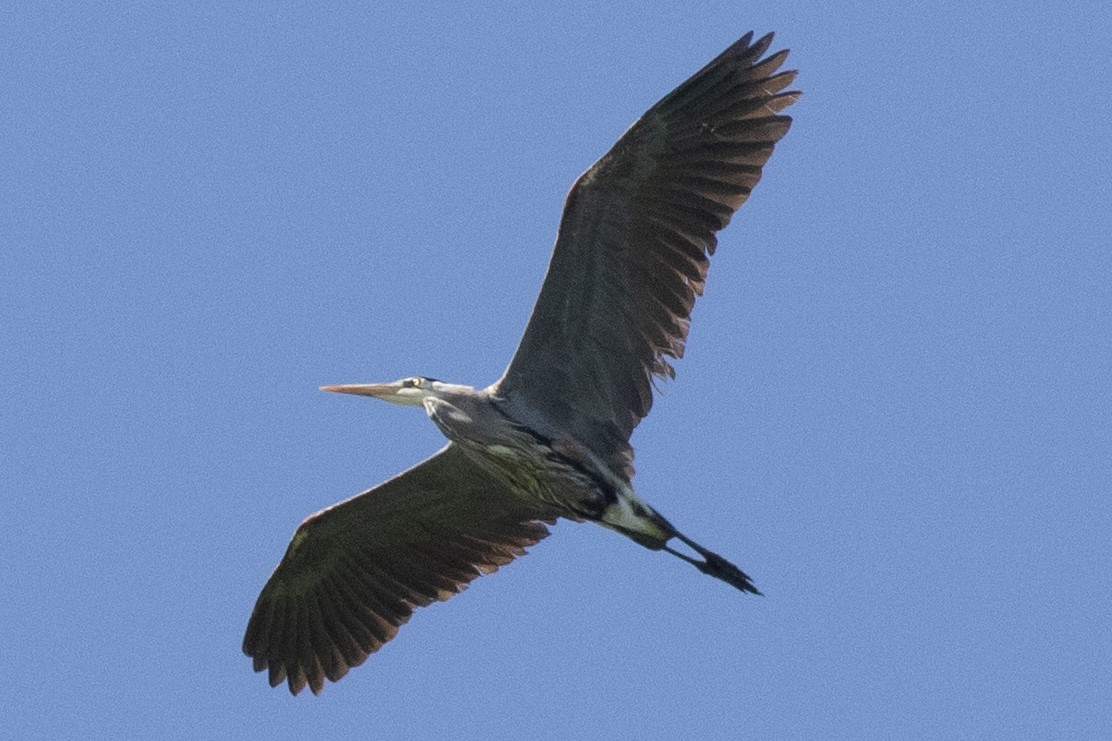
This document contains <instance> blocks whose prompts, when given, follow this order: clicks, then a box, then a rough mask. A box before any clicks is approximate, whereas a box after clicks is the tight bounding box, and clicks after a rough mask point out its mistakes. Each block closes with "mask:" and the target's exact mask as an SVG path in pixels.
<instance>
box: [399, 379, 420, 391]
mask: <svg viewBox="0 0 1112 741" xmlns="http://www.w3.org/2000/svg"><path fill="white" fill-rule="evenodd" d="M402 386H404V387H405V388H407V389H415V388H420V387H421V379H420V378H407V379H405V380H404V381H402Z"/></svg>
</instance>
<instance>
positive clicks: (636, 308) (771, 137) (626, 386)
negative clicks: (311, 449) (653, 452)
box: [497, 33, 799, 473]
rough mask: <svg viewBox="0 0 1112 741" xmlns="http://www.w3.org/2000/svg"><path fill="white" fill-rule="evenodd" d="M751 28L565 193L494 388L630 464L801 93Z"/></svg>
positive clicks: (651, 111)
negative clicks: (550, 245)
mask: <svg viewBox="0 0 1112 741" xmlns="http://www.w3.org/2000/svg"><path fill="white" fill-rule="evenodd" d="M752 37H753V34H752V33H749V34H746V35H745V37H743V38H742V39H740V40H739V41H737V42H736V43H734V44H733V45H732V46H731V47H730V48H728V49H727V50H726V51H724V52H723V53H722V54H720V55H719V56H718V57H717V58H716V59H715V60H714V61H712V62H711V63H710V64H708V65H707V66H706V67H704V68H703V69H702V70H700V71H699V72H697V73H696V74H695V75H694V76H693V77H692V78H691V79H689V80H688V81H687V82H685V83H683V84H682V85H680V86H679V87H678V88H676V90H674V91H673V92H672V93H670V94H669V95H667V96H666V97H665V98H664V99H663V100H661V101H660V102H659V103H657V104H656V105H655V106H653V107H652V108H651V109H649V111H648V112H647V113H645V115H644V116H642V117H641V118H640V119H639V120H638V121H637V122H636V123H635V124H634V125H633V126H632V127H631V128H630V129H629V130H628V131H627V132H626V133H625V134H624V135H623V136H622V138H621V139H619V140H618V142H617V144H615V145H614V147H613V148H612V149H611V150H610V151H609V152H608V153H607V154H606V155H605V156H604V157H603V158H602V159H600V160H599V161H598V162H596V163H595V164H594V165H593V166H592V167H591V168H590V169H589V170H587V171H586V172H585V173H583V175H581V176H580V178H579V179H578V180H577V181H576V183H575V185H574V186H573V187H572V189H571V191H570V192H569V193H568V197H567V201H566V203H565V205H564V215H563V219H562V221H561V223H560V232H559V236H558V237H557V239H556V248H555V250H554V252H553V254H552V260H551V263H550V264H549V267H548V275H547V277H546V278H545V281H544V286H543V287H542V288H541V293H540V296H539V298H538V299H537V304H536V306H535V308H534V309H533V316H532V318H531V319H530V320H529V325H528V327H527V328H526V330H525V335H524V337H523V338H522V340H521V344H520V345H519V346H518V349H517V353H516V354H515V355H514V358H513V360H512V361H511V362H510V365H509V367H508V368H507V369H506V373H505V374H504V375H503V377H502V379H501V380H500V381H499V383H498V388H497V392H498V394H500V395H501V396H503V397H505V398H507V399H508V400H510V401H511V402H513V401H514V400H515V398H516V399H518V400H520V401H521V402H522V404H523V405H524V407H525V408H536V409H538V410H540V411H542V412H544V413H545V414H547V415H548V416H549V417H550V418H551V419H553V420H555V421H557V422H559V423H560V424H562V425H564V426H566V428H567V429H568V430H569V431H570V432H573V433H574V434H575V435H576V436H577V437H578V439H579V440H581V441H584V442H586V443H588V444H589V445H590V446H591V447H592V449H593V450H594V451H595V452H597V453H601V454H602V455H604V456H606V457H607V458H608V459H609V461H610V462H611V464H612V465H617V466H618V468H619V469H621V468H623V467H624V468H625V470H626V471H627V473H632V465H631V464H632V453H631V451H630V448H629V443H628V440H629V435H630V433H631V432H632V431H633V428H634V427H636V426H637V423H638V422H639V421H640V420H641V418H642V417H644V416H645V415H646V414H648V412H649V408H650V407H651V406H652V377H653V376H659V377H664V376H668V377H671V376H673V375H674V371H673V370H672V367H671V365H669V363H668V360H667V359H668V358H679V357H682V356H683V350H684V342H685V340H686V338H687V331H688V324H689V318H690V315H691V309H692V307H693V306H694V305H695V299H696V297H697V296H699V295H701V294H702V292H703V285H704V281H705V279H706V275H707V266H708V256H709V255H711V254H713V253H714V248H715V246H716V244H717V240H716V238H715V232H717V231H718V230H720V229H722V228H723V227H725V226H726V224H727V223H729V221H730V217H731V216H732V215H733V213H734V212H735V211H736V210H737V209H738V207H740V206H741V204H742V203H744V202H745V199H746V198H748V196H749V193H750V191H751V190H752V189H753V186H754V185H756V184H757V181H758V180H759V179H760V177H761V167H762V166H763V165H764V164H765V162H766V161H768V158H769V156H771V154H772V148H773V145H774V144H775V143H776V142H777V141H779V139H780V138H781V137H782V136H784V134H785V133H786V132H787V130H788V126H789V125H790V124H791V119H790V118H789V117H787V116H781V115H777V114H778V112H779V111H781V110H783V109H784V108H786V107H788V106H789V105H791V104H792V103H793V102H795V100H796V99H797V98H798V97H799V93H797V92H786V93H785V92H780V91H782V90H783V89H784V88H786V87H787V86H788V85H790V84H791V83H792V81H793V80H794V79H795V72H794V71H793V72H780V73H777V72H776V70H777V69H779V67H780V65H782V64H783V63H784V60H785V58H786V57H787V54H788V53H787V51H786V50H785V51H781V52H778V53H776V54H773V55H772V56H770V57H768V58H767V59H764V60H763V61H762V60H761V56H762V55H763V54H764V53H765V52H766V51H767V50H768V47H769V44H770V43H771V42H772V34H769V35H767V36H765V37H764V38H762V39H760V40H758V41H757V42H756V43H752V44H751V43H750V42H751V41H752Z"/></svg>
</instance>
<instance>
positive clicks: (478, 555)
mask: <svg viewBox="0 0 1112 741" xmlns="http://www.w3.org/2000/svg"><path fill="white" fill-rule="evenodd" d="M555 519H556V516H555V515H554V514H549V513H546V512H544V511H538V509H537V508H536V507H535V506H529V505H528V504H527V503H526V502H524V501H523V500H522V499H520V498H518V497H515V496H514V495H513V494H511V493H509V492H508V491H506V490H505V489H504V488H503V487H502V486H501V485H500V484H498V483H497V482H495V481H493V480H492V479H490V478H489V477H487V476H486V475H485V474H484V473H483V471H482V470H481V469H479V468H478V467H477V466H475V464H473V463H471V462H470V461H469V460H468V459H467V457H466V456H465V455H464V454H463V453H462V452H461V451H460V450H459V449H458V448H457V447H456V446H455V445H454V444H452V443H449V444H448V445H447V446H446V447H445V448H443V449H442V450H440V452H438V453H437V454H436V455H434V456H432V457H431V458H429V459H428V460H426V461H424V462H422V463H419V464H418V465H416V466H414V467H413V468H410V469H409V470H407V471H405V472H403V473H401V474H399V475H398V476H395V477H394V478H392V479H390V480H389V481H386V482H384V483H382V484H380V485H379V486H376V487H375V488H373V489H371V490H369V491H366V492H364V493H362V494H360V495H358V496H355V497H353V498H351V499H348V500H347V501H345V502H341V503H339V504H337V505H335V506H333V507H329V508H328V509H325V510H322V511H321V512H318V513H317V514H315V515H313V516H312V517H310V518H309V519H307V520H305V522H303V523H302V524H301V526H300V527H298V528H297V532H296V533H294V536H293V540H292V541H291V542H290V545H289V548H288V549H287V550H286V555H285V556H284V557H283V558H282V562H281V563H279V564H278V567H277V568H276V569H275V570H274V573H273V574H272V575H271V577H270V580H269V581H267V583H266V586H265V587H263V591H262V593H261V594H260V595H259V599H258V601H257V602H256V603H255V609H254V612H252V614H251V620H250V622H249V623H248V624H247V634H246V635H245V636H244V639H243V652H244V653H246V654H247V655H248V656H251V657H252V658H253V659H254V665H255V671H263V670H264V669H269V671H270V684H271V686H277V685H278V684H279V683H280V682H282V680H286V681H287V682H288V684H289V688H290V692H292V693H293V694H295V695H296V694H297V693H298V692H300V691H301V690H302V688H304V686H305V685H306V683H307V684H308V685H309V688H310V689H311V690H312V691H313V693H314V694H319V693H320V691H321V690H322V689H323V688H324V679H325V678H326V677H327V678H328V679H330V680H332V681H333V682H335V681H337V680H338V679H340V677H342V676H344V674H346V673H347V671H348V670H349V669H350V668H351V667H353V666H358V665H359V664H362V663H363V661H364V660H366V658H367V656H368V655H369V654H371V653H374V652H375V651H377V650H378V649H379V648H381V647H382V645H383V644H384V643H386V642H387V641H389V640H390V639H391V638H393V637H394V635H395V634H396V633H397V632H398V627H399V626H401V625H402V624H403V623H404V622H406V621H407V620H408V619H409V617H410V615H411V614H412V612H413V609H414V608H415V607H423V606H425V605H428V604H430V603H432V602H434V601H436V600H446V599H448V598H449V597H451V596H453V595H455V594H458V593H459V592H461V591H462V590H464V589H465V588H466V587H467V584H468V583H469V582H470V581H471V580H472V579H474V578H475V577H477V576H480V575H482V574H489V573H491V572H493V571H496V570H497V569H498V567H499V566H502V565H504V564H507V563H509V562H510V561H512V560H513V559H514V558H516V557H518V556H521V555H524V554H525V549H526V547H528V546H530V545H532V544H534V543H536V542H537V541H539V540H541V539H542V538H544V537H545V536H546V535H548V528H547V527H545V524H544V523H545V522H548V523H552V522H555Z"/></svg>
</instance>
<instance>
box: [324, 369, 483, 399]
mask: <svg viewBox="0 0 1112 741" xmlns="http://www.w3.org/2000/svg"><path fill="white" fill-rule="evenodd" d="M463 388H465V387H464V386H457V385H455V384H446V383H444V382H443V381H437V379H436V378H426V377H425V376H410V377H408V378H400V379H398V381H395V382H393V383H388V384H351V385H346V386H321V387H320V391H330V392H338V393H340V394H356V395H357V396H374V397H375V398H380V399H383V401H384V402H389V403H390V404H399V405H401V406H420V405H421V404H424V402H425V399H426V398H428V397H429V396H437V397H439V396H443V395H444V394H445V393H449V394H450V392H453V391H458V389H463Z"/></svg>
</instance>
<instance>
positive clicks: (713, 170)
mask: <svg viewBox="0 0 1112 741" xmlns="http://www.w3.org/2000/svg"><path fill="white" fill-rule="evenodd" d="M751 41H752V35H751V34H750V35H747V36H746V37H744V38H743V39H741V40H739V41H738V42H737V43H735V44H734V45H733V46H731V47H730V48H729V49H727V50H726V51H725V52H723V53H722V54H721V55H719V57H718V58H716V59H715V60H714V61H712V62H711V63H710V64H708V65H707V66H706V67H704V68H703V69H702V70H701V71H700V72H698V73H696V75H694V76H693V77H692V78H691V79H689V80H688V81H687V82H685V83H684V84H683V85H681V86H680V87H679V88H677V89H676V90H675V91H673V92H672V93H671V94H669V95H668V96H666V97H665V98H664V99H663V100H661V101H660V102H659V103H658V104H657V105H656V106H654V107H653V108H652V109H650V110H649V111H648V112H647V113H646V114H645V115H644V116H643V117H642V118H641V119H640V120H639V121H638V122H637V123H636V124H634V126H633V127H631V128H630V130H629V131H627V132H626V134H625V135H624V136H622V138H621V139H620V140H619V141H618V143H617V144H615V145H614V147H613V149H611V151H610V152H609V153H608V154H607V155H606V156H604V157H603V158H602V159H601V160H599V162H597V163H596V164H595V165H594V166H593V167H591V168H590V169H589V170H588V171H587V172H586V173H584V174H583V175H582V176H581V177H580V178H579V180H578V181H577V182H576V184H575V186H574V187H573V188H572V190H571V192H570V193H569V195H568V198H567V202H566V204H565V208H564V216H563V220H562V222H561V225H560V232H559V236H558V238H557V241H556V248H555V250H554V252H553V256H552V261H551V263H550V265H549V271H548V276H547V277H546V279H545V282H544V286H543V288H542V289H541V294H540V297H539V298H538V299H537V304H536V307H535V308H534V311H533V316H532V318H531V319H530V321H529V325H528V327H527V328H526V331H525V336H524V337H523V338H522V341H521V344H520V346H519V347H518V350H517V353H516V354H515V356H514V358H513V360H512V361H511V362H510V365H509V367H508V368H507V369H506V372H505V374H504V375H503V376H502V378H500V379H499V380H498V381H496V382H495V383H494V384H492V385H491V386H489V387H487V388H485V389H480V390H476V389H474V388H472V387H470V386H461V385H457V384H450V383H444V382H441V381H438V380H435V379H431V378H425V377H412V378H406V379H402V380H399V381H395V382H393V383H386V384H363V385H348V386H327V387H324V388H325V390H329V391H339V392H343V393H350V394H357V395H363V396H371V397H375V398H379V399H383V400H386V401H390V402H392V403H395V404H401V405H406V406H421V407H423V408H424V410H425V412H426V413H427V414H428V416H429V417H430V418H431V419H432V421H433V422H434V423H435V424H436V425H437V427H438V428H439V429H440V430H441V432H443V433H444V436H445V437H447V438H448V441H449V442H448V445H447V446H446V447H444V448H443V449H441V450H440V451H439V452H438V453H436V454H435V455H433V456H432V457H431V458H428V459H427V460H425V461H423V462H422V463H419V464H417V465H416V466H414V467H413V468H410V469H409V470H407V471H404V472H402V473H401V474H399V475H397V476H395V477H394V478H392V479H390V480H388V481H386V482H384V483H383V484H380V485H379V486H377V487H375V488H374V489H371V490H369V491H367V492H364V493H363V494H360V495H358V496H356V497H353V498H352V499H349V500H347V501H345V502H341V503H339V504H337V505H335V506H333V507H329V508H328V509H326V510H323V511H322V512H319V513H317V514H316V515H313V516H312V517H310V518H309V519H307V520H306V521H305V522H303V523H302V524H301V526H300V527H299V528H298V529H297V532H296V533H295V534H294V537H293V540H292V541H291V542H290V545H289V547H288V549H287V551H286V555H285V557H284V558H283V559H282V562H281V563H280V564H279V565H278V567H277V568H276V569H275V571H274V574H273V575H272V576H271V578H270V580H269V581H268V582H267V584H266V586H265V587H264V589H263V591H262V593H261V594H260V595H259V599H258V601H257V603H256V605H255V610H254V612H253V613H252V616H251V620H250V622H249V624H248V627H247V634H246V636H245V638H244V646H243V648H244V651H245V653H247V654H248V655H249V656H251V657H253V658H254V664H255V669H256V670H260V671H261V670H263V669H269V672H270V682H271V684H272V685H276V684H278V683H279V682H281V681H283V680H286V681H287V682H288V684H289V688H290V691H291V692H293V693H295V694H296V693H297V692H299V691H300V690H301V689H302V688H303V687H304V686H305V685H306V684H308V685H309V686H310V688H311V689H312V690H313V692H314V693H317V692H320V691H321V689H322V688H323V685H324V679H325V678H328V679H330V680H332V681H336V680H338V679H339V678H340V677H341V676H343V675H344V674H345V673H346V672H347V671H348V669H350V668H351V667H353V666H357V665H358V664H360V663H362V662H363V661H364V660H365V659H366V657H367V656H368V655H369V654H370V653H372V652H374V651H376V650H378V648H380V647H381V646H382V645H383V644H384V643H385V642H387V641H389V640H390V639H391V638H392V637H393V636H394V634H395V633H396V632H397V629H398V627H399V626H400V625H401V624H402V623H404V622H405V621H406V620H408V619H409V616H410V614H411V613H412V611H413V609H414V608H415V607H420V606H423V605H427V604H429V603H431V602H433V601H436V600H443V599H447V598H448V597H451V596H452V595H454V594H456V593H458V592H459V591H461V590H462V589H463V588H465V587H466V585H467V584H468V583H469V582H470V581H471V580H472V579H474V578H475V577H477V576H480V575H481V574H486V573H490V572H491V571H494V570H496V569H497V568H498V567H500V566H502V565H504V564H506V563H508V562H509V561H511V560H513V559H514V558H515V557H517V556H520V555H523V554H524V552H525V548H526V547H528V546H530V545H532V544H534V543H536V542H537V541H539V540H540V539H542V538H544V537H545V536H546V535H547V534H548V529H547V527H546V525H548V524H551V523H554V522H555V521H556V520H557V519H559V518H565V519H570V520H575V521H590V522H596V523H598V524H600V525H603V526H605V527H608V528H610V529H612V530H614V531H616V532H619V533H621V534H623V535H625V536H627V537H629V538H631V539H632V540H634V541H636V542H637V543H640V544H641V545H643V546H645V547H647V548H649V549H652V550H664V551H667V552H668V553H671V554H673V555H675V556H678V557H679V558H682V559H684V560H685V561H687V562H689V563H691V564H692V565H694V566H695V567H697V568H698V569H699V570H701V571H703V572H704V573H706V574H709V575H711V576H714V577H716V578H718V579H721V580H722V581H725V582H726V583H728V584H731V585H732V586H734V587H736V588H738V589H739V590H742V591H746V592H753V593H758V592H757V590H756V588H755V587H754V586H753V584H752V582H751V581H750V579H749V577H748V576H746V575H745V574H744V573H743V572H742V571H741V570H740V569H738V568H737V567H736V566H734V565H733V564H731V563H730V562H729V561H727V560H725V559H724V558H722V557H721V556H719V555H717V554H715V553H713V552H711V551H709V550H707V549H706V548H703V547H702V546H700V545H698V544H697V543H695V542H694V541H692V540H691V539H689V538H687V537H686V536H685V535H683V534H682V533H680V532H679V531H678V530H677V529H676V528H675V527H674V526H673V525H672V524H671V523H670V522H668V520H666V519H665V518H664V517H662V516H661V515H660V514H659V513H658V512H657V511H656V510H655V509H653V508H652V507H651V506H650V505H649V504H647V503H646V502H645V501H643V500H642V499H641V498H640V497H639V496H638V495H637V494H636V492H635V491H634V489H633V484H632V478H633V450H632V448H631V447H630V444H629V436H630V434H631V433H632V431H633V429H634V428H635V427H636V425H637V423H638V422H639V421H640V420H641V419H642V418H643V417H644V416H645V415H646V414H647V413H648V411H649V408H650V407H651V405H652V386H651V384H652V379H653V377H654V376H658V377H671V376H672V368H671V366H670V365H669V363H668V361H667V358H668V357H671V358H678V357H681V356H682V354H683V349H684V343H685V340H686V336H687V329H688V324H689V319H690V313H691V309H692V307H693V306H694V303H695V299H696V297H697V296H698V295H700V294H701V293H702V290H703V285H704V281H705V279H706V271H707V266H708V257H709V255H710V254H712V253H713V251H714V248H715V245H716V239H715V232H717V231H718V230H720V229H721V228H723V227H724V226H725V225H726V223H727V222H728V221H729V219H730V217H731V216H732V214H733V212H734V211H735V210H736V209H737V208H738V207H739V206H740V205H741V204H742V203H743V202H744V201H745V199H746V198H747V197H748V195H749V192H750V191H751V190H752V187H753V186H754V185H755V184H756V182H757V180H758V179H759V178H760V173H761V167H762V166H763V164H764V163H765V161H767V159H768V157H769V156H770V155H771V153H772V148H773V145H774V144H775V142H776V141H778V140H779V139H780V138H781V137H782V136H783V135H784V133H786V131H787V129H788V125H789V124H790V119H789V118H787V117H786V116H782V115H778V113H779V111H780V110H782V109H784V108H786V107H787V106H788V105H790V104H791V103H792V102H794V100H795V99H796V98H797V97H798V93H794V92H781V91H782V90H783V89H784V88H785V87H787V85H789V84H790V83H791V81H792V80H793V79H794V76H795V73H794V72H779V73H777V69H778V68H779V67H780V65H781V64H782V63H783V61H784V59H785V57H786V52H779V53H777V54H774V55H772V56H770V57H768V58H766V59H763V60H761V56H762V55H763V54H764V53H765V51H767V49H768V46H769V43H770V42H771V35H769V36H766V37H764V38H762V39H760V40H759V41H757V42H755V43H750V42H751ZM673 539H675V540H678V541H679V542H680V543H682V544H683V545H685V546H686V547H687V552H684V551H681V550H677V549H675V548H673V547H672V545H671V542H672V541H673Z"/></svg>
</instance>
